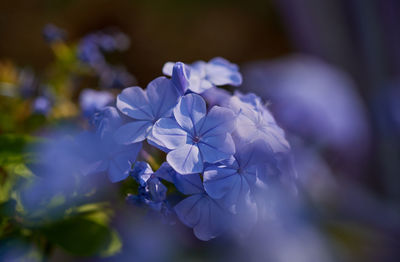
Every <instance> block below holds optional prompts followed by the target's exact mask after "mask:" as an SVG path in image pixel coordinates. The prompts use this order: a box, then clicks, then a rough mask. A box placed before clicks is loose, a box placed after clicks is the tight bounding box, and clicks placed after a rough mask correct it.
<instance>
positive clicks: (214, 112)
mask: <svg viewBox="0 0 400 262" xmlns="http://www.w3.org/2000/svg"><path fill="white" fill-rule="evenodd" d="M234 128H235V114H234V112H233V111H232V110H230V109H229V108H226V107H220V106H214V107H213V108H211V110H210V112H208V114H207V117H206V119H205V120H204V124H203V126H202V127H201V129H200V131H199V133H200V134H201V136H205V135H210V136H212V135H218V134H225V133H227V132H229V133H230V132H232V131H233V129H234Z"/></svg>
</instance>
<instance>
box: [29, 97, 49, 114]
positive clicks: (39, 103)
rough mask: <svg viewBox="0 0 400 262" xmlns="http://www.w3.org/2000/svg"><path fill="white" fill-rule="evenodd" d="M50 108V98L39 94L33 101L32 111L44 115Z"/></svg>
mask: <svg viewBox="0 0 400 262" xmlns="http://www.w3.org/2000/svg"><path fill="white" fill-rule="evenodd" d="M50 109H51V103H50V100H49V99H48V98H47V97H45V96H39V97H37V98H36V99H35V100H34V101H33V111H34V112H35V113H38V114H43V115H46V114H47V113H49V111H50Z"/></svg>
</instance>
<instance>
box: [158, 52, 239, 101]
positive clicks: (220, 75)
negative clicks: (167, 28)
mask: <svg viewBox="0 0 400 262" xmlns="http://www.w3.org/2000/svg"><path fill="white" fill-rule="evenodd" d="M173 66H174V63H172V62H167V63H166V64H165V65H164V67H163V70H162V71H163V73H164V74H165V75H168V76H171V75H172V71H173ZM189 67H190V74H189V83H190V84H189V87H188V88H189V89H190V90H191V91H193V92H195V93H199V94H201V93H203V92H204V91H206V90H207V89H209V88H211V87H215V86H222V85H232V86H239V85H241V84H242V75H241V74H240V72H239V68H238V66H237V65H235V64H232V63H230V62H229V61H228V60H226V59H224V58H221V57H216V58H213V59H211V60H210V61H209V62H208V63H206V62H204V61H197V62H195V63H193V64H191V65H189Z"/></svg>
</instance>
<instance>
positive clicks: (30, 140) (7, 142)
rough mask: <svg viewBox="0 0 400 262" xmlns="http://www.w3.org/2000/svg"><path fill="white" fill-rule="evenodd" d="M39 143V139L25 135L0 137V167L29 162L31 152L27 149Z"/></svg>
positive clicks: (4, 135)
mask: <svg viewBox="0 0 400 262" xmlns="http://www.w3.org/2000/svg"><path fill="white" fill-rule="evenodd" d="M40 141H41V139H38V138H35V137H32V136H27V135H16V134H2V135H0V165H6V164H17V163H27V162H31V161H32V160H33V152H29V151H27V149H28V147H32V146H33V145H35V144H37V143H38V142H40Z"/></svg>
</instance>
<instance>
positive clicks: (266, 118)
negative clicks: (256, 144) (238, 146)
mask: <svg viewBox="0 0 400 262" xmlns="http://www.w3.org/2000/svg"><path fill="white" fill-rule="evenodd" d="M229 107H230V108H231V109H232V110H233V111H234V112H235V113H236V114H237V119H236V128H235V131H234V133H233V135H234V137H235V139H237V140H240V141H241V143H251V142H253V141H255V140H257V139H260V140H264V141H265V142H266V143H267V144H268V146H269V148H270V150H271V151H273V152H274V153H284V152H288V150H289V149H290V146H289V143H288V141H287V140H286V138H285V134H284V132H283V130H282V129H281V128H280V127H279V126H278V125H277V123H276V122H275V119H274V117H273V116H272V114H271V113H270V112H269V111H268V109H267V108H266V107H265V106H264V105H263V104H262V101H261V99H260V98H259V97H258V96H256V95H255V94H247V95H243V94H241V93H240V92H235V95H234V96H232V98H231V100H230V102H229Z"/></svg>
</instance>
